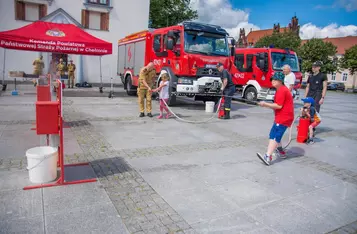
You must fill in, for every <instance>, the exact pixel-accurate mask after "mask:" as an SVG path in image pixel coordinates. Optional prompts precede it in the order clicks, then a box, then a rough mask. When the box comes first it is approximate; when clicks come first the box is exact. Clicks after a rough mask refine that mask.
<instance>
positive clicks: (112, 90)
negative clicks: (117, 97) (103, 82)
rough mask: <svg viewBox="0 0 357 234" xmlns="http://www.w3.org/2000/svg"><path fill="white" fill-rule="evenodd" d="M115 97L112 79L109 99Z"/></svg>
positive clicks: (111, 79) (111, 80)
mask: <svg viewBox="0 0 357 234" xmlns="http://www.w3.org/2000/svg"><path fill="white" fill-rule="evenodd" d="M113 97H114V86H113V77H111V78H110V91H109V95H108V98H113Z"/></svg>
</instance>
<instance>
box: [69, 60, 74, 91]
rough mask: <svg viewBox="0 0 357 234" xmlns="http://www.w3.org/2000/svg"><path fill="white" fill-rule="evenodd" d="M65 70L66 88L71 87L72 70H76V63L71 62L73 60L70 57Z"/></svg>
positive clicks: (72, 81)
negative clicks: (66, 76) (66, 75)
mask: <svg viewBox="0 0 357 234" xmlns="http://www.w3.org/2000/svg"><path fill="white" fill-rule="evenodd" d="M67 71H68V88H73V86H74V79H75V78H74V72H75V71H76V65H75V64H74V63H73V60H72V59H71V60H70V61H69V64H68V66H67Z"/></svg>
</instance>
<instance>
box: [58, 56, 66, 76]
mask: <svg viewBox="0 0 357 234" xmlns="http://www.w3.org/2000/svg"><path fill="white" fill-rule="evenodd" d="M65 71H66V65H65V63H64V62H63V59H60V61H59V63H58V64H57V72H58V73H59V75H60V77H61V79H62V76H64V73H65Z"/></svg>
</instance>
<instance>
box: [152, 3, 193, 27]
mask: <svg viewBox="0 0 357 234" xmlns="http://www.w3.org/2000/svg"><path fill="white" fill-rule="evenodd" d="M197 17H198V14H197V11H195V10H192V9H191V8H190V0H151V1H150V14H149V22H150V25H149V27H151V28H162V27H167V26H171V25H176V24H178V23H181V22H183V21H188V20H194V19H197Z"/></svg>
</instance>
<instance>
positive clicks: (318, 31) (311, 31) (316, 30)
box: [300, 23, 357, 39]
mask: <svg viewBox="0 0 357 234" xmlns="http://www.w3.org/2000/svg"><path fill="white" fill-rule="evenodd" d="M356 35H357V26H356V25H347V26H342V25H341V26H338V25H337V24H330V25H327V26H326V27H323V28H321V27H317V26H316V25H313V24H312V23H308V24H304V25H303V26H301V27H300V37H301V39H311V38H325V37H346V36H356Z"/></svg>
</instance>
